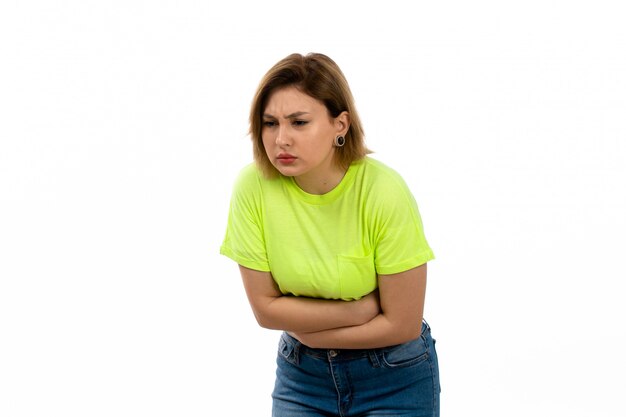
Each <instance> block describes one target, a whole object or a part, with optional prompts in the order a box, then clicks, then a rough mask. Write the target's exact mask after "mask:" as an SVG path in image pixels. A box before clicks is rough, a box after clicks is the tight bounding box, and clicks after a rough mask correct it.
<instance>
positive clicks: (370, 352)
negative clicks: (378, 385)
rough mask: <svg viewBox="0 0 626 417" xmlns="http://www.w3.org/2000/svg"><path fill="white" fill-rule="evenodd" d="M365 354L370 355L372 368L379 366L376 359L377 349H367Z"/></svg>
mask: <svg viewBox="0 0 626 417" xmlns="http://www.w3.org/2000/svg"><path fill="white" fill-rule="evenodd" d="M367 355H368V356H369V357H370V362H372V366H373V367H374V368H380V362H379V361H378V349H368V350H367Z"/></svg>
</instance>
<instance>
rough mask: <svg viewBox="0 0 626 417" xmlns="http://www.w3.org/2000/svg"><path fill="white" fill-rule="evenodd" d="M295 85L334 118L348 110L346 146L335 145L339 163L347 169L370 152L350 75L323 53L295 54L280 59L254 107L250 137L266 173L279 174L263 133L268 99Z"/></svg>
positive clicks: (262, 84)
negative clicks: (348, 78)
mask: <svg viewBox="0 0 626 417" xmlns="http://www.w3.org/2000/svg"><path fill="white" fill-rule="evenodd" d="M288 86H293V87H296V88H297V89H298V90H299V91H301V92H302V93H304V94H307V95H308V96H310V97H312V98H314V99H316V100H318V101H320V102H321V103H323V104H324V106H325V107H326V109H327V110H328V113H329V114H330V116H332V117H333V118H335V117H337V116H339V115H340V114H341V113H342V112H344V111H345V112H348V115H349V118H350V127H349V129H348V132H347V133H346V135H345V139H346V142H345V145H344V146H342V147H338V148H335V163H336V164H337V165H338V166H340V167H342V168H344V169H347V168H348V167H349V166H350V164H351V163H352V162H353V161H357V160H359V159H362V158H364V157H365V155H367V154H368V153H370V150H369V149H367V147H366V146H365V140H364V133H363V127H362V125H361V120H360V119H359V115H358V113H357V111H356V107H355V105H354V98H353V97H352V93H351V92H350V87H349V86H348V82H347V80H346V77H345V76H344V75H343V73H342V72H341V69H339V66H338V65H337V64H336V63H335V62H334V61H333V60H332V59H330V58H329V57H327V56H326V55H323V54H319V53H310V54H307V55H306V56H303V55H301V54H291V55H289V56H287V57H286V58H283V59H282V60H280V61H279V62H277V63H276V64H275V65H274V66H273V67H272V68H270V70H269V71H268V72H267V73H266V74H265V76H264V77H263V79H262V80H261V82H260V84H259V87H258V88H257V91H256V94H255V95H254V99H253V101H252V107H251V109H250V136H251V138H252V143H253V154H254V161H255V162H256V164H257V165H258V167H259V168H260V169H261V171H262V172H263V173H264V174H265V176H267V177H269V178H272V177H276V176H277V175H279V172H278V170H277V169H276V168H275V167H274V166H273V165H272V163H271V162H270V160H269V158H268V157H267V153H266V152H265V146H264V145H263V138H262V136H261V134H262V129H263V112H264V110H265V106H266V105H267V100H268V98H269V96H270V95H271V93H273V92H274V91H276V90H278V89H280V88H284V87H288Z"/></svg>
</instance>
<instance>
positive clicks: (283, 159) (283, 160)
mask: <svg viewBox="0 0 626 417" xmlns="http://www.w3.org/2000/svg"><path fill="white" fill-rule="evenodd" d="M296 159H298V158H296V157H295V156H293V155H291V154H288V153H281V154H280V155H278V157H276V160H277V161H278V163H279V164H282V165H290V164H293V163H294V162H295V161H296Z"/></svg>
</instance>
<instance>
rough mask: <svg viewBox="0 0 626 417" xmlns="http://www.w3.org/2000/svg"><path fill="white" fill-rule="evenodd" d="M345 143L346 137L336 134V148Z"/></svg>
mask: <svg viewBox="0 0 626 417" xmlns="http://www.w3.org/2000/svg"><path fill="white" fill-rule="evenodd" d="M345 144H346V138H344V137H343V136H337V137H336V138H335V146H336V147H337V148H341V147H342V146H343V145H345Z"/></svg>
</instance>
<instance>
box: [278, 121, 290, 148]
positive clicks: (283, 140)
mask: <svg viewBox="0 0 626 417" xmlns="http://www.w3.org/2000/svg"><path fill="white" fill-rule="evenodd" d="M276 144H277V145H279V146H284V145H290V141H289V137H288V133H287V129H286V128H285V127H283V126H279V127H278V132H277V133H276Z"/></svg>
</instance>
